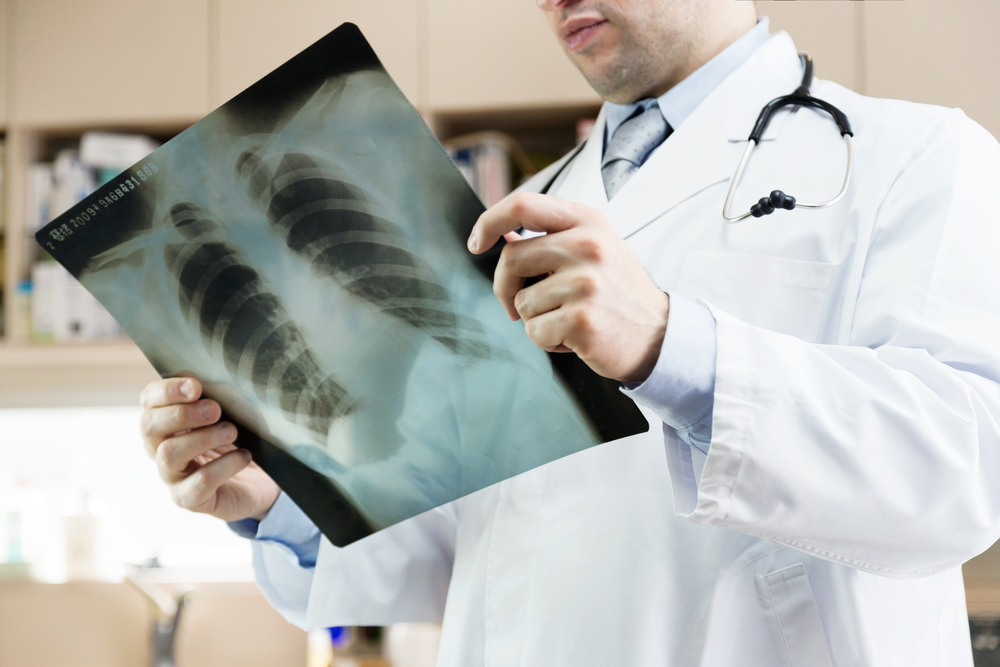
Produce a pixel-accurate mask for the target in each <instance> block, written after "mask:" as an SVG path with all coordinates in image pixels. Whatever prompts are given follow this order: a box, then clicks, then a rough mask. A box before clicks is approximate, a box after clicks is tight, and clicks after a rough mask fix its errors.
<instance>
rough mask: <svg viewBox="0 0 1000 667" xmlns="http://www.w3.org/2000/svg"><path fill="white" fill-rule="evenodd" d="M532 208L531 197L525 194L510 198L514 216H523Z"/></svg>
mask: <svg viewBox="0 0 1000 667" xmlns="http://www.w3.org/2000/svg"><path fill="white" fill-rule="evenodd" d="M530 206H531V197H530V196H528V194H527V193H525V192H518V193H515V194H513V195H511V196H510V213H511V215H513V216H523V215H525V214H526V213H527V212H528V209H529V208H530Z"/></svg>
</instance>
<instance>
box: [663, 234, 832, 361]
mask: <svg viewBox="0 0 1000 667" xmlns="http://www.w3.org/2000/svg"><path fill="white" fill-rule="evenodd" d="M833 271H834V265H833V264H827V263H825V262H807V261H803V260H798V259H787V258H785V257H776V256H773V255H758V254H750V253H738V252H694V251H692V252H689V253H687V256H686V257H685V258H684V265H683V266H682V267H681V276H680V281H679V282H678V284H677V289H676V291H677V294H679V295H681V296H683V297H686V298H688V299H699V298H701V299H705V301H708V302H709V303H711V304H712V305H713V306H715V307H716V308H718V309H719V310H722V311H725V312H726V313H729V314H730V315H733V316H734V317H738V318H739V319H741V320H743V321H744V322H746V323H747V324H752V325H754V326H758V327H761V328H764V329H769V330H771V331H777V332H778V333H784V334H790V335H792V336H795V337H797V338H801V339H802V340H805V341H807V342H810V343H814V342H816V340H817V336H818V334H819V327H820V321H821V319H822V317H823V305H824V303H825V302H826V294H827V291H828V290H829V288H830V282H831V280H832V279H833Z"/></svg>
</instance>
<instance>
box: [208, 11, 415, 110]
mask: <svg viewBox="0 0 1000 667" xmlns="http://www.w3.org/2000/svg"><path fill="white" fill-rule="evenodd" d="M218 2H219V25H218V33H219V35H218V68H219V99H218V102H219V103H221V102H224V101H226V100H228V99H229V98H231V97H232V96H233V95H235V94H237V93H239V92H240V91H241V90H243V89H244V88H246V87H247V86H249V85H250V84H252V83H253V82H254V81H256V80H257V79H259V78H261V77H262V76H264V75H265V74H267V73H268V72H270V71H271V70H273V69H274V68H275V67H277V66H278V65H280V64H282V63H283V62H285V61H286V60H288V59H289V58H291V57H292V56H294V55H295V54H296V53H298V52H299V51H301V50H302V49H304V48H305V47H307V46H309V45H310V44H312V43H313V42H315V41H316V40H317V39H319V38H320V37H322V36H323V35H325V34H326V33H328V32H330V31H331V30H333V29H334V28H336V27H337V26H338V25H340V24H341V23H344V22H350V23H355V24H356V25H357V26H358V27H359V28H361V32H363V33H364V35H365V37H366V38H367V39H368V41H369V42H370V43H371V45H372V47H373V48H374V49H375V52H376V53H377V54H378V55H379V57H380V58H381V60H382V64H383V65H385V68H386V70H388V71H389V74H390V75H392V78H393V79H394V80H395V81H396V83H397V84H398V85H399V87H400V88H401V89H402V91H403V93H404V94H405V95H406V96H407V97H408V98H409V99H410V101H411V102H412V103H413V104H414V105H416V106H420V105H421V103H422V102H423V100H420V99H419V95H418V90H419V84H418V69H419V65H418V62H419V61H420V58H419V57H418V49H417V30H418V23H417V0H392V2H373V1H372V0H340V1H339V2H329V0H284V1H283V2H272V1H271V0H218Z"/></svg>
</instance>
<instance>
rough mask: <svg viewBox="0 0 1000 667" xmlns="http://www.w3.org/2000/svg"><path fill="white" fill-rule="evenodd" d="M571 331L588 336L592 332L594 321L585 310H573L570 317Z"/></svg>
mask: <svg viewBox="0 0 1000 667" xmlns="http://www.w3.org/2000/svg"><path fill="white" fill-rule="evenodd" d="M570 318H571V320H570V321H571V322H572V324H573V329H574V330H575V331H577V332H578V333H580V334H584V335H585V334H588V333H590V332H591V331H593V328H594V320H593V318H592V317H591V315H590V311H589V310H588V309H587V308H575V309H573V312H572V314H571V315H570Z"/></svg>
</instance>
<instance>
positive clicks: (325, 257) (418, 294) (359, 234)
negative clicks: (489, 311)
mask: <svg viewBox="0 0 1000 667" xmlns="http://www.w3.org/2000/svg"><path fill="white" fill-rule="evenodd" d="M236 172H237V175H238V176H239V177H241V178H243V179H245V182H246V187H247V192H248V194H249V195H250V197H251V198H252V199H253V200H254V201H255V202H257V204H258V205H259V206H260V207H262V209H263V210H265V211H266V213H267V217H268V220H269V222H270V223H271V225H272V228H273V229H275V230H276V231H277V232H278V233H279V234H281V235H282V237H283V238H284V240H285V243H286V244H287V245H288V247H289V249H291V250H292V251H293V252H295V253H296V254H298V255H299V256H301V257H303V258H304V259H305V260H306V261H308V262H309V263H310V264H311V265H312V267H313V268H314V270H316V271H317V272H319V273H321V274H322V275H326V276H329V277H331V278H333V279H334V280H336V281H337V282H338V283H339V284H340V285H342V286H343V287H344V288H345V289H346V290H348V291H349V292H350V293H351V294H353V295H354V296H356V297H358V298H360V299H363V300H365V301H368V302H369V303H372V304H374V305H375V306H377V307H378V308H379V309H380V310H381V311H382V312H384V313H386V314H387V315H389V316H391V317H394V318H397V319H399V320H402V321H404V322H406V323H407V324H410V325H412V326H414V327H417V328H419V329H421V330H422V331H424V332H425V333H426V334H427V335H429V336H431V337H432V338H434V339H435V340H437V341H438V342H440V343H442V344H443V345H445V346H447V347H448V348H449V349H451V350H452V351H453V352H455V353H457V354H460V355H463V356H467V357H474V358H480V359H486V358H489V357H490V356H491V350H490V345H489V343H488V342H487V339H486V334H485V332H484V331H483V328H482V326H481V325H480V324H479V322H478V321H477V320H475V319H473V318H470V317H467V316H464V315H460V314H458V313H456V312H455V311H454V307H453V304H452V301H451V298H450V296H449V294H448V291H447V290H446V289H445V287H444V286H442V285H441V284H440V282H439V280H438V278H437V277H436V276H435V274H434V272H433V270H432V269H431V268H430V267H429V266H427V264H426V262H423V261H421V259H420V258H419V257H417V256H416V255H414V254H413V253H412V252H410V251H409V250H408V249H407V238H406V236H405V235H404V234H403V233H402V231H401V230H400V228H399V227H398V226H397V225H396V224H394V223H393V222H391V221H390V220H389V219H388V215H387V213H386V212H385V211H384V210H383V209H382V207H381V206H379V205H378V204H377V203H376V202H375V198H374V197H373V196H371V195H370V194H369V193H367V192H365V191H364V190H363V189H362V188H361V187H359V186H358V185H356V184H354V183H352V182H351V181H350V180H349V178H348V177H347V175H346V174H344V173H341V172H342V170H339V169H336V168H335V167H332V166H330V165H322V166H321V165H320V164H319V163H317V161H316V160H315V159H314V158H313V157H311V156H309V155H306V154H304V153H294V152H290V153H286V154H284V155H282V156H280V159H278V160H277V166H276V167H275V168H274V170H273V171H272V170H271V169H270V168H269V166H268V165H267V164H265V163H264V161H262V160H261V159H260V158H259V157H258V156H257V155H256V154H254V153H251V152H245V153H243V154H242V155H241V156H240V158H239V160H238V162H237V165H236Z"/></svg>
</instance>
